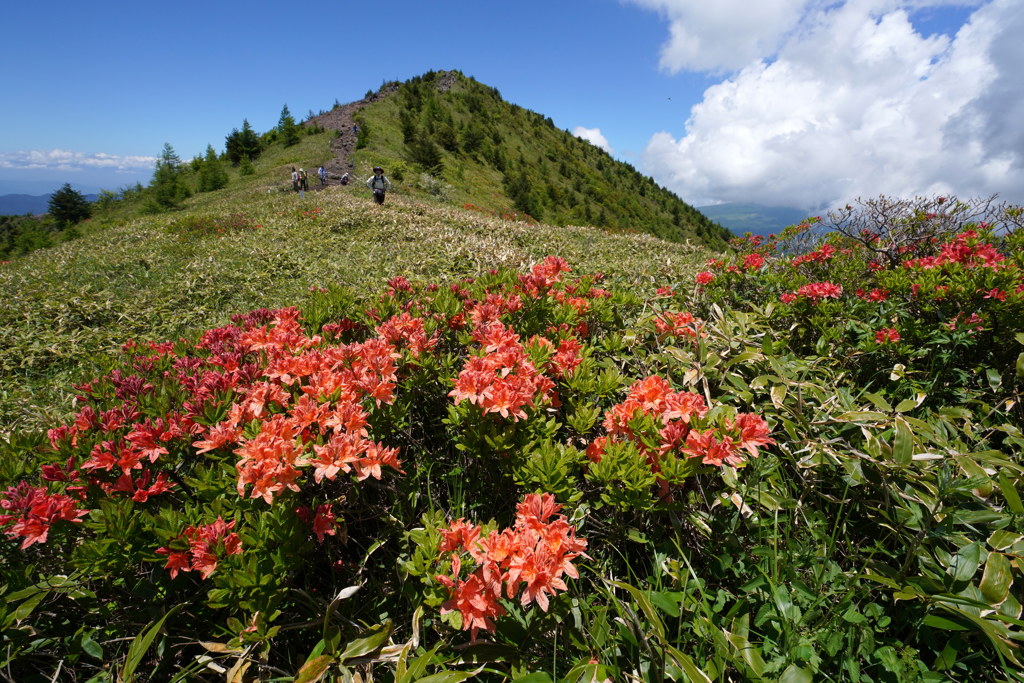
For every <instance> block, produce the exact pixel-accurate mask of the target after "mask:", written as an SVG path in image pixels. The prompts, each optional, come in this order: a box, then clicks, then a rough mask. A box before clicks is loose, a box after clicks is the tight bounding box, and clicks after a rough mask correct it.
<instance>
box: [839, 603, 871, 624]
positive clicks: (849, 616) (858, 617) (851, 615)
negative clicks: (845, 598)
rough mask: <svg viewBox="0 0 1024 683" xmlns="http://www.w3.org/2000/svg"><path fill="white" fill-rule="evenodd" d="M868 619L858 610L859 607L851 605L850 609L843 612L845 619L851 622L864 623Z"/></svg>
mask: <svg viewBox="0 0 1024 683" xmlns="http://www.w3.org/2000/svg"><path fill="white" fill-rule="evenodd" d="M867 620H868V618H867V617H865V616H864V615H863V614H861V613H860V612H858V611H857V608H856V607H854V606H853V605H850V609H848V610H846V611H845V612H844V613H843V621H845V622H847V623H850V624H863V623H864V622H866V621H867Z"/></svg>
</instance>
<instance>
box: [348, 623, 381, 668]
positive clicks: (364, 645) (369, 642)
mask: <svg viewBox="0 0 1024 683" xmlns="http://www.w3.org/2000/svg"><path fill="white" fill-rule="evenodd" d="M370 630H371V631H376V632H375V633H371V635H368V636H366V637H363V638H357V639H356V640H353V641H352V642H351V643H349V644H348V647H346V648H345V651H344V652H342V653H341V656H340V657H339V658H338V661H341V662H344V661H345V660H346V659H354V658H356V657H363V656H364V655H368V654H369V653H371V652H373V651H374V650H376V649H378V648H379V647H381V646H382V645H383V644H384V643H385V642H387V639H388V638H389V637H390V636H391V632H392V631H393V630H395V625H394V623H393V622H391V621H389V622H387V623H386V624H383V625H379V626H374V627H373V628H372V629H370Z"/></svg>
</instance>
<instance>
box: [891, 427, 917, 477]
mask: <svg viewBox="0 0 1024 683" xmlns="http://www.w3.org/2000/svg"><path fill="white" fill-rule="evenodd" d="M892 457H893V460H895V461H896V464H897V465H909V464H910V463H911V462H912V460H913V457H914V432H913V430H911V429H910V425H908V424H907V421H906V420H904V419H903V417H902V416H897V417H896V438H895V440H894V441H893V447H892Z"/></svg>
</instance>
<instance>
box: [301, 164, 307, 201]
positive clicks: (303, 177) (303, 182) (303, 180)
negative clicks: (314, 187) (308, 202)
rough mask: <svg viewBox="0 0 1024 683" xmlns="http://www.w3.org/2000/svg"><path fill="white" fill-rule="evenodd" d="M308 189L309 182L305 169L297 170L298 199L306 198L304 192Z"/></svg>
mask: <svg viewBox="0 0 1024 683" xmlns="http://www.w3.org/2000/svg"><path fill="white" fill-rule="evenodd" d="M308 189H309V181H308V179H307V178H306V169H304V168H300V169H299V197H302V198H305V197H306V190H308Z"/></svg>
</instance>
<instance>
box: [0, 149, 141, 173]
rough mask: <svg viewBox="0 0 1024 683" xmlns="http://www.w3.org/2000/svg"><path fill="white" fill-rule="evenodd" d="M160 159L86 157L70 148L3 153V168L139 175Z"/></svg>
mask: <svg viewBox="0 0 1024 683" xmlns="http://www.w3.org/2000/svg"><path fill="white" fill-rule="evenodd" d="M155 164H156V157H149V156H118V155H115V154H104V153H102V152H101V153H98V154H85V153H83V152H74V151H71V150H66V149H49V150H39V149H32V150H19V151H15V152H0V168H12V169H33V170H36V169H54V170H61V171H74V170H87V169H88V170H97V169H104V170H109V171H124V172H130V173H135V172H137V171H139V170H141V169H152V168H153V166H154V165H155Z"/></svg>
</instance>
